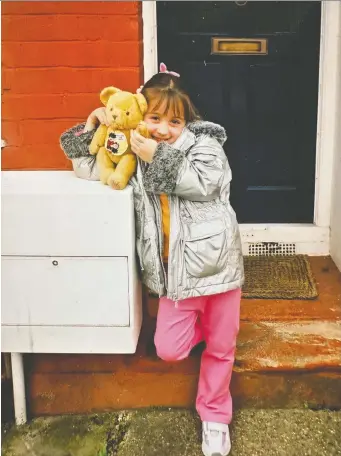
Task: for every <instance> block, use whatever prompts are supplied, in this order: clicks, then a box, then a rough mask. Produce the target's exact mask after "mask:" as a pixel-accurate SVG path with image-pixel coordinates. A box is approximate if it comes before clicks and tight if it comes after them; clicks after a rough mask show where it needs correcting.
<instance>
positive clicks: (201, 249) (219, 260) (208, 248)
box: [184, 219, 228, 278]
mask: <svg viewBox="0 0 341 456" xmlns="http://www.w3.org/2000/svg"><path fill="white" fill-rule="evenodd" d="M227 257H228V249H227V233H226V226H225V223H224V221H223V220H218V219H216V220H212V221H206V222H202V223H194V224H191V225H187V226H186V228H185V239H184V258H185V265H186V271H187V273H188V274H189V275H190V276H192V277H197V278H202V277H209V276H212V275H215V274H218V273H219V272H221V271H222V270H223V269H224V267H225V266H226V264H227Z"/></svg>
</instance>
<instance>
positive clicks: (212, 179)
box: [61, 67, 244, 456]
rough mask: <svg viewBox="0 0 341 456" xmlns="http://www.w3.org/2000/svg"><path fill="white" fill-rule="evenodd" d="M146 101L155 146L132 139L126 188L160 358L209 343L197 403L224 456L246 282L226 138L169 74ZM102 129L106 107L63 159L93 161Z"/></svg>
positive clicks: (210, 451)
mask: <svg viewBox="0 0 341 456" xmlns="http://www.w3.org/2000/svg"><path fill="white" fill-rule="evenodd" d="M142 94H143V95H144V96H145V98H146V100H147V103H148V111H147V113H146V115H145V117H144V121H145V122H146V124H147V127H148V130H149V133H150V135H151V138H149V139H146V138H144V137H142V136H141V135H139V134H138V133H137V132H136V131H134V132H132V134H131V146H132V150H133V152H134V153H135V154H136V155H137V156H138V169H137V173H136V176H134V177H133V178H132V179H131V181H130V184H131V185H132V186H133V188H134V200H135V213H136V236H137V239H136V242H137V251H138V256H139V260H140V265H141V273H142V280H143V282H144V283H145V285H146V286H147V287H148V288H149V289H151V290H152V291H153V292H155V293H157V294H158V295H159V296H160V297H161V298H160V303H159V311H158V316H157V327H156V333H155V345H156V349H157V354H158V356H159V357H160V358H162V359H164V360H166V361H176V360H181V359H184V358H186V357H187V356H188V354H189V353H190V351H191V350H192V348H193V347H194V346H195V345H196V344H198V343H199V342H200V341H202V340H204V341H205V343H206V348H205V351H204V352H203V355H202V360H201V369H200V378H199V385H198V394H197V399H196V408H197V411H198V413H199V415H200V418H201V420H202V423H203V426H202V431H203V442H202V450H203V453H204V455H205V456H226V455H227V454H228V453H229V452H230V448H231V444H230V436H229V428H228V424H229V423H230V421H231V419H232V399H231V395H230V391H229V385H230V379H231V374H232V367H233V362H234V353H235V346H236V337H237V334H238V330H239V307H240V297H241V285H242V283H243V279H244V272H243V260H242V252H241V243H240V235H239V230H238V224H237V221H236V216H235V213H234V211H233V209H232V207H231V205H230V203H229V193H230V182H231V170H230V167H229V164H228V161H227V159H226V156H225V153H224V150H223V147H222V145H223V144H224V142H225V140H226V134H225V130H224V128H222V127H221V126H219V125H216V124H214V123H211V122H204V121H201V120H199V116H198V114H197V112H196V109H195V108H194V106H193V104H192V102H191V100H190V98H189V96H188V95H187V94H186V92H185V91H184V90H183V88H182V85H181V78H180V77H179V75H178V74H177V73H173V72H168V71H167V69H166V68H165V67H162V71H161V72H160V73H158V74H156V75H154V76H153V77H152V78H151V79H150V80H149V81H148V82H147V83H146V84H145V85H144V86H143V88H142ZM98 122H101V123H106V122H107V120H106V118H105V112H104V108H98V109H96V110H95V111H93V112H92V113H91V114H90V116H89V117H88V119H87V122H86V124H85V128H84V130H83V134H79V131H80V130H81V129H83V127H84V125H82V126H79V127H75V128H74V129H71V130H70V131H69V132H67V133H65V134H64V135H63V136H62V140H61V144H62V147H63V149H64V151H65V152H66V153H67V155H71V153H72V150H74V149H78V150H79V149H82V148H83V150H84V155H86V154H87V153H88V152H87V149H86V147H87V144H89V143H90V141H91V137H92V134H93V131H94V128H95V126H96V124H97V123H98ZM75 132H78V133H77V134H76V135H75V134H74V133H75Z"/></svg>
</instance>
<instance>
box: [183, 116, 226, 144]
mask: <svg viewBox="0 0 341 456" xmlns="http://www.w3.org/2000/svg"><path fill="white" fill-rule="evenodd" d="M186 128H187V129H188V130H189V131H191V132H192V133H194V135H195V136H196V137H198V136H201V135H204V136H210V137H211V138H214V139H216V140H217V141H218V142H219V144H221V145H223V144H224V143H225V141H226V139H227V135H226V131H225V128H224V127H222V126H221V125H219V124H216V123H213V122H206V121H205V120H197V121H195V122H191V123H189V124H188V125H187V127H186Z"/></svg>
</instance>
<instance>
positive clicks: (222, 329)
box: [155, 288, 241, 424]
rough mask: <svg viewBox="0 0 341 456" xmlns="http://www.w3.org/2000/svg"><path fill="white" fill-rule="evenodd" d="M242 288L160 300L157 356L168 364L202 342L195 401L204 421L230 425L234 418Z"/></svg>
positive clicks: (156, 340) (156, 343) (156, 342)
mask: <svg viewBox="0 0 341 456" xmlns="http://www.w3.org/2000/svg"><path fill="white" fill-rule="evenodd" d="M240 297H241V290H240V288H238V289H236V290H232V291H227V292H226V293H220V294H216V295H211V296H200V297H198V298H189V299H184V300H182V301H179V303H178V306H177V307H176V306H175V303H174V302H173V301H171V300H170V299H167V298H161V299H160V304H159V312H158V316H157V325H156V333H155V346H156V351H157V354H158V356H159V357H160V358H162V359H164V360H165V361H179V360H181V359H184V358H186V357H187V356H188V355H189V353H190V351H191V350H192V348H193V347H194V346H195V345H196V344H197V343H199V342H200V341H202V340H205V342H206V349H205V350H204V352H203V354H202V358H201V367H200V377H199V385H198V393H197V399H196V408H197V412H198V414H199V416H200V418H201V420H202V421H214V422H217V423H225V424H229V423H230V422H231V419H232V398H231V394H230V380H231V375H232V367H233V363H234V354H235V348H236V339H237V334H238V331H239V310H240Z"/></svg>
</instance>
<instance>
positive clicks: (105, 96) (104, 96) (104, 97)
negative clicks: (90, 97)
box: [99, 87, 121, 106]
mask: <svg viewBox="0 0 341 456" xmlns="http://www.w3.org/2000/svg"><path fill="white" fill-rule="evenodd" d="M117 92H121V90H120V89H117V88H116V87H106V88H105V89H103V90H102V92H101V93H100V96H99V98H100V100H101V102H102V103H103V104H104V106H106V105H107V103H108V100H109V98H110V97H111V95H114V94H115V93H117Z"/></svg>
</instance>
